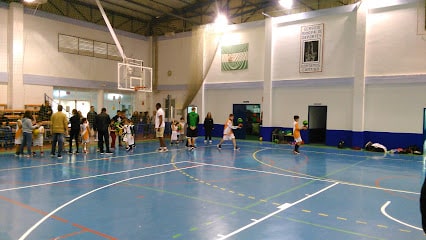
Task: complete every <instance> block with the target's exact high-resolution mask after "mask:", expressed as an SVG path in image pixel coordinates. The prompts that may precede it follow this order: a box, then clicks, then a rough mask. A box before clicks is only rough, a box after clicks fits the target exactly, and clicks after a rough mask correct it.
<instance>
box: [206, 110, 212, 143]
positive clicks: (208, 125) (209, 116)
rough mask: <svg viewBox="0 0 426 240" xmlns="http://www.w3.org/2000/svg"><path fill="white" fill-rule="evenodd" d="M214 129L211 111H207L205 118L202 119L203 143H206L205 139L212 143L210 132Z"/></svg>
mask: <svg viewBox="0 0 426 240" xmlns="http://www.w3.org/2000/svg"><path fill="white" fill-rule="evenodd" d="M213 129H214V122H213V118H212V113H211V112H208V113H207V116H206V118H205V119H204V132H205V136H204V143H207V140H208V141H209V143H212V132H213Z"/></svg>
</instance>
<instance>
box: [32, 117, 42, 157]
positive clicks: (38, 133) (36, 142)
mask: <svg viewBox="0 0 426 240" xmlns="http://www.w3.org/2000/svg"><path fill="white" fill-rule="evenodd" d="M37 125H38V126H39V127H38V128H36V129H34V130H33V146H34V147H36V148H37V147H38V150H39V153H40V156H44V152H43V141H44V138H43V135H44V127H43V126H42V125H41V120H38V121H37ZM35 155H36V152H35V151H34V152H33V156H35Z"/></svg>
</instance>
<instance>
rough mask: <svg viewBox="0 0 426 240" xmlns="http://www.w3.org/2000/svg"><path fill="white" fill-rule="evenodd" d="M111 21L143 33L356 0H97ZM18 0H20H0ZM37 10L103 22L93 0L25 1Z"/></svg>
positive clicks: (254, 18)
mask: <svg viewBox="0 0 426 240" xmlns="http://www.w3.org/2000/svg"><path fill="white" fill-rule="evenodd" d="M100 1H101V4H102V6H103V7H104V9H105V12H106V14H107V16H108V18H109V19H110V22H111V25H112V26H113V27H114V28H116V29H119V30H123V31H127V32H132V33H136V34H140V35H145V36H161V35H165V34H166V35H167V34H168V33H171V32H172V33H177V32H187V31H191V30H192V28H193V27H194V26H198V25H204V24H208V23H211V22H213V21H214V19H215V18H216V16H217V14H218V13H219V12H222V13H224V14H225V15H226V16H227V17H228V19H229V21H230V22H231V23H234V24H238V23H244V22H250V21H257V20H262V19H264V18H265V16H272V17H277V16H282V15H286V14H291V13H297V12H305V11H314V10H318V9H322V8H330V7H336V6H341V5H347V4H352V3H355V2H358V1H360V0H294V1H295V3H294V5H293V6H294V9H293V10H284V9H282V8H281V6H279V3H278V0H100ZM0 2H6V3H10V2H22V0H0ZM25 6H26V7H29V8H34V9H36V10H37V11H45V12H49V13H52V14H56V15H60V16H65V17H69V18H73V19H78V20H81V21H85V22H92V23H95V24H99V25H104V24H105V23H104V21H103V18H102V15H101V13H100V12H99V9H98V7H97V5H96V3H95V1H94V0H48V2H47V3H45V4H41V5H28V4H25Z"/></svg>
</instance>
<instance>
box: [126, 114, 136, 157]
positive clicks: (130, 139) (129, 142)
mask: <svg viewBox="0 0 426 240" xmlns="http://www.w3.org/2000/svg"><path fill="white" fill-rule="evenodd" d="M134 127H135V126H134V125H133V122H132V121H131V120H129V119H128V118H126V119H124V126H123V142H125V143H126V151H130V150H133V148H135V130H134Z"/></svg>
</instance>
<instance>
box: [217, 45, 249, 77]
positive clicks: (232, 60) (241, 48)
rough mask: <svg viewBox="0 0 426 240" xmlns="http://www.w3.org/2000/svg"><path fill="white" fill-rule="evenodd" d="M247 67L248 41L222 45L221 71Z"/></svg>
mask: <svg viewBox="0 0 426 240" xmlns="http://www.w3.org/2000/svg"><path fill="white" fill-rule="evenodd" d="M247 68H248V43H244V44H239V45H232V46H223V47H222V71H232V70H243V69H247Z"/></svg>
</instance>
